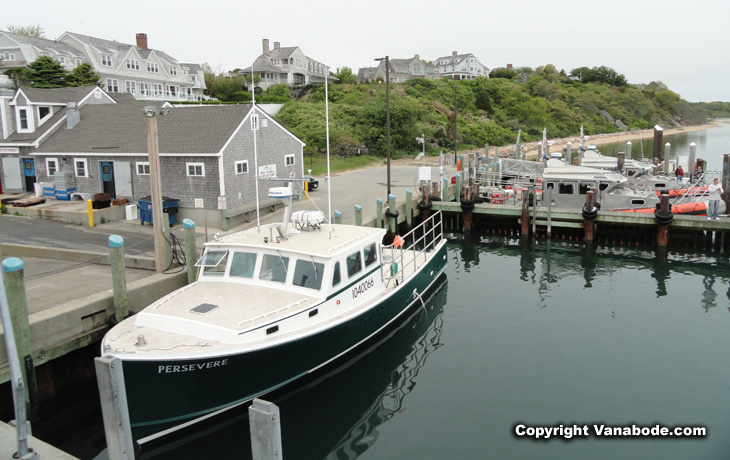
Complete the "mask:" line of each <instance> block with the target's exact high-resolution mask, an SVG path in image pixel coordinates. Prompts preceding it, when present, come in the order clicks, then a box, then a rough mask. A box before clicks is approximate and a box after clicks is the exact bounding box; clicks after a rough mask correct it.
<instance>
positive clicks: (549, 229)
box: [545, 189, 553, 240]
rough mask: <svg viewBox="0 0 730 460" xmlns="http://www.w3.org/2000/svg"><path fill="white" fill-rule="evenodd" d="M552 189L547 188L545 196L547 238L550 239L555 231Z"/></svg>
mask: <svg viewBox="0 0 730 460" xmlns="http://www.w3.org/2000/svg"><path fill="white" fill-rule="evenodd" d="M551 192H552V190H551V189H547V190H545V194H546V196H545V198H546V199H547V208H548V211H547V238H548V240H549V239H550V238H551V237H552V233H553V200H552V197H551Z"/></svg>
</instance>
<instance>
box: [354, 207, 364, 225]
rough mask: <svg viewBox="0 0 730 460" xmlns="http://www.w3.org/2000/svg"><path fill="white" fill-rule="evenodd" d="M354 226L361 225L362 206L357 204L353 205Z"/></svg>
mask: <svg viewBox="0 0 730 460" xmlns="http://www.w3.org/2000/svg"><path fill="white" fill-rule="evenodd" d="M355 225H358V226H361V225H362V206H360V205H359V204H356V205H355Z"/></svg>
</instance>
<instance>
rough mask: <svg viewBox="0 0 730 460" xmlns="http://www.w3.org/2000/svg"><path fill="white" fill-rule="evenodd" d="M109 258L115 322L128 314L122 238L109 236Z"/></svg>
mask: <svg viewBox="0 0 730 460" xmlns="http://www.w3.org/2000/svg"><path fill="white" fill-rule="evenodd" d="M109 253H110V254H109V260H110V263H111V266H112V288H113V292H114V318H115V319H116V320H117V322H119V321H122V320H123V319H124V318H126V317H127V316H129V303H128V301H127V275H126V272H125V265H124V238H122V237H121V236H119V235H111V236H110V237H109Z"/></svg>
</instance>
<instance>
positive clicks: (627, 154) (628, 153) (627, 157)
mask: <svg viewBox="0 0 730 460" xmlns="http://www.w3.org/2000/svg"><path fill="white" fill-rule="evenodd" d="M631 146H632V144H631V141H628V142H627V143H626V159H627V160H630V159H631Z"/></svg>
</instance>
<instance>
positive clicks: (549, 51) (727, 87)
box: [0, 0, 730, 102]
mask: <svg viewBox="0 0 730 460" xmlns="http://www.w3.org/2000/svg"><path fill="white" fill-rule="evenodd" d="M0 11H1V12H0V28H2V29H6V28H7V26H8V25H14V26H26V25H34V24H40V25H41V27H43V29H44V31H45V36H46V38H51V39H55V38H58V37H59V36H61V34H63V32H65V31H70V32H77V33H81V34H85V35H91V36H94V37H99V38H104V39H109V40H117V41H119V42H123V43H129V44H134V43H135V34H136V33H138V32H144V33H146V34H147V36H148V41H149V47H150V48H153V49H159V50H162V51H164V52H166V53H168V54H170V55H171V56H173V57H175V58H176V59H178V60H179V61H181V62H193V63H201V64H202V63H209V64H210V65H211V66H212V67H213V68H214V69H220V70H232V69H234V68H237V67H240V68H245V67H248V66H250V65H251V62H252V61H253V60H254V59H255V57H256V56H258V55H260V54H261V39H263V38H268V39H269V41H270V43H271V47H272V48H273V43H274V42H280V43H281V46H282V47H288V46H299V47H300V48H301V50H302V51H303V52H304V53H305V54H306V55H307V56H309V57H310V58H312V59H316V60H318V61H320V62H323V63H325V64H327V65H329V66H330V68H331V69H333V70H334V69H335V68H338V67H343V66H348V67H350V68H352V69H353V72H355V73H356V72H357V69H358V68H360V67H367V66H373V65H374V61H373V58H376V57H381V56H385V55H389V56H390V57H391V58H408V57H412V56H413V55H415V54H418V55H420V57H421V58H422V59H426V60H435V59H436V58H438V57H440V56H446V55H450V54H451V52H452V51H458V52H459V53H460V54H461V53H473V54H474V55H475V56H476V57H478V58H479V60H480V61H481V62H482V64H484V65H485V66H487V67H488V68H490V69H491V68H494V67H504V66H505V65H506V64H508V63H510V64H512V65H514V66H516V67H519V66H528V67H532V68H536V67H538V66H541V65H545V64H553V65H555V66H556V67H557V68H558V69H565V71H566V72H569V71H570V70H571V69H574V68H576V67H582V66H586V67H594V66H602V65H605V66H608V67H611V68H613V69H614V70H616V71H617V72H619V73H621V74H623V75H625V76H626V78H627V80H628V81H629V83H649V82H651V81H661V82H664V83H665V84H666V85H667V86H668V87H669V88H670V89H671V90H673V91H675V92H677V93H679V95H680V96H681V97H682V98H683V99H686V100H688V101H691V102H697V101H705V102H709V101H718V100H719V101H730V83H728V82H730V56H729V55H728V54H729V53H728V45H727V43H728V39H727V38H726V37H727V35H728V30H730V2H728V1H726V0H712V1H708V0H694V1H689V2H687V1H684V0H683V1H680V0H663V1H661V2H657V1H649V0H613V1H611V2H598V1H592V0H583V1H577V0H547V1H546V0H539V1H538V0H527V1H521V2H517V1H504V0H500V1H494V0H487V1H479V0H469V1H467V0H450V1H443V0H441V1H428V0H427V1H415V0H359V1H358V0H355V1H352V0H339V1H334V0H310V1H296V2H295V1H292V0H278V1H264V2H261V1H252V0H240V1H230V0H208V1H199V2H181V1H169V0H145V1H138V0H125V1H123V2H104V1H102V2H99V1H98V0H96V1H87V0H83V1H80V0H71V1H67V2H64V1H59V0H32V1H28V2H22V1H12V2H10V1H9V2H4V5H3V7H2V8H1V10H0Z"/></svg>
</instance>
